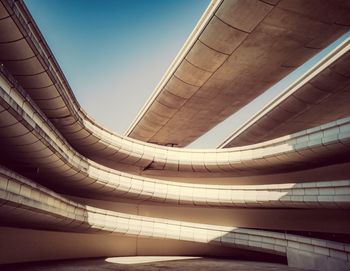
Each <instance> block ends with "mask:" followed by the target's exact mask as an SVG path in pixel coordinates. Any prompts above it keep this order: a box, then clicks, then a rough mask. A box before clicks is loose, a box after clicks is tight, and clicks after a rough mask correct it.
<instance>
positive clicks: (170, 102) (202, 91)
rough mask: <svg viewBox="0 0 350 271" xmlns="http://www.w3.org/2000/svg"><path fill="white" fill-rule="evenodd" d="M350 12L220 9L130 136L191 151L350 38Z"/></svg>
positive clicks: (281, 5) (223, 5) (298, 6)
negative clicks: (201, 138) (212, 131)
mask: <svg viewBox="0 0 350 271" xmlns="http://www.w3.org/2000/svg"><path fill="white" fill-rule="evenodd" d="M344 4H345V2H339V1H338V2H332V1H321V2H320V1H311V2H308V3H307V4H306V3H305V1H220V2H216V3H215V4H213V6H212V7H211V8H210V9H209V10H208V11H207V13H205V14H204V17H203V18H202V19H201V21H200V22H199V24H198V25H197V27H196V28H195V30H194V32H193V33H192V35H191V36H190V37H189V39H188V41H187V43H186V44H185V46H184V48H183V49H182V50H181V52H180V53H179V55H178V56H177V58H176V59H175V61H174V63H173V64H172V66H171V67H170V69H169V70H168V71H167V73H166V74H165V76H164V78H163V79H162V81H161V82H160V84H159V85H158V87H157V89H156V90H155V91H154V93H153V95H152V96H151V97H150V99H149V100H148V101H147V103H146V104H145V106H144V107H143V108H142V110H141V111H140V113H139V115H138V116H137V117H136V119H135V121H134V123H133V124H132V125H131V126H130V128H129V129H128V131H127V133H126V134H127V135H128V136H130V137H132V138H136V139H141V140H144V141H147V142H152V143H156V144H161V145H172V146H179V147H183V146H186V145H187V144H189V143H191V142H192V141H194V140H195V139H197V138H198V137H199V136H201V135H203V134H204V133H205V132H207V131H208V130H210V129H211V128H213V127H214V126H215V125H216V124H218V123H220V122H221V121H223V120H224V119H226V118H227V117H229V116H230V115H232V114H233V113H234V112H236V111H238V110H239V109H240V108H242V107H243V106H244V105H246V104H248V103H249V102H250V101H252V100H253V99H254V98H256V97H257V96H258V95H260V94H261V93H263V92H264V91H265V90H267V89H268V88H269V87H271V86H273V85H274V84H275V83H277V82H278V81H279V80H281V79H282V78H283V77H284V76H286V75H287V74H288V73H290V72H291V71H293V70H294V69H295V68H297V67H299V66H300V65H302V64H303V63H304V62H305V61H306V60H307V59H309V58H310V57H311V56H313V55H315V54H316V53H317V52H319V51H320V50H322V49H323V48H325V47H327V46H328V45H329V44H330V43H331V42H332V41H335V40H336V39H337V38H338V37H339V36H340V35H341V34H343V33H345V32H347V31H348V30H349V20H348V18H349V7H348V6H345V5H344ZM204 55H205V57H203V56H204Z"/></svg>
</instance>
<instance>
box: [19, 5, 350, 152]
mask: <svg viewBox="0 0 350 271" xmlns="http://www.w3.org/2000/svg"><path fill="white" fill-rule="evenodd" d="M209 2H210V0H151V1H150V0H104V1H100V0H74V1H72V0H25V3H26V4H27V6H28V8H29V10H30V12H31V13H32V15H33V17H34V19H35V21H36V22H37V24H38V25H39V28H40V30H41V31H42V33H43V35H44V37H45V39H46V41H47V43H48V44H49V46H50V48H51V50H52V51H53V53H54V55H55V57H56V59H57V61H58V63H59V64H60V66H61V68H62V70H63V72H64V74H65V75H66V77H67V79H68V82H69V84H70V85H71V87H72V89H73V91H74V93H75V95H76V97H77V99H78V101H79V102H80V104H81V106H82V107H83V108H84V109H85V111H86V112H88V114H89V115H90V116H92V117H93V118H95V119H96V120H97V122H99V123H101V124H103V125H104V126H106V127H107V128H109V129H111V130H113V131H115V132H118V133H124V132H125V131H126V129H127V128H128V127H129V126H130V124H131V123H132V121H133V120H134V119H135V118H136V116H137V114H138V112H139V111H140V110H141V108H142V106H143V105H144V104H145V102H146V101H147V99H148V97H149V96H150V95H151V93H152V92H153V91H154V89H155V87H156V85H157V84H158V83H159V81H160V80H161V78H162V76H163V75H164V73H165V72H166V70H167V68H168V67H169V66H170V64H171V62H172V61H173V60H174V58H175V57H176V55H177V53H178V52H179V50H180V49H181V47H182V45H183V44H184V43H185V41H186V39H187V37H188V36H189V34H190V33H191V31H192V30H193V28H194V26H195V25H196V23H197V21H198V20H199V18H200V17H201V15H202V14H203V12H204V10H205V9H206V7H207V6H208V4H209ZM349 35H350V34H349V33H347V34H346V35H345V36H343V37H342V38H341V39H339V40H338V41H336V42H335V43H334V44H333V45H332V46H330V47H329V48H327V49H326V50H324V51H323V52H321V53H320V54H318V55H317V56H315V57H314V58H312V59H311V60H310V61H308V62H307V63H306V64H305V65H303V66H302V67H300V68H299V69H297V70H296V71H295V72H293V73H292V74H290V75H289V76H287V77H286V78H285V79H284V80H282V81H280V82H278V83H277V84H276V85H275V86H273V87H272V88H271V89H269V90H268V91H266V92H265V93H264V94H263V95H261V96H259V97H258V98H257V99H255V100H254V101H253V102H252V103H251V104H249V105H247V106H246V107H244V108H242V109H241V110H240V111H238V112H237V113H236V114H234V115H233V116H231V117H230V118H228V119H226V120H225V121H223V122H222V123H220V124H218V125H217V126H216V127H215V128H214V129H212V130H211V131H209V132H208V133H206V134H204V135H203V136H202V137H201V138H199V139H198V140H196V141H195V142H193V143H192V144H191V145H189V147H192V148H215V147H217V146H218V145H219V144H220V143H221V142H222V141H223V140H224V139H226V138H227V137H228V136H229V135H230V134H231V133H232V132H233V131H234V130H236V128H237V127H239V126H240V125H241V124H243V123H244V122H245V121H247V120H248V119H249V118H250V117H251V116H252V115H253V114H254V113H256V112H257V111H258V110H260V109H261V108H262V107H263V106H264V105H265V104H266V102H267V101H269V100H270V99H272V98H273V97H275V96H276V95H277V94H278V93H280V92H281V91H282V90H284V89H285V88H286V87H287V86H288V85H289V84H290V83H291V82H293V81H294V80H295V79H296V78H298V77H299V76H300V75H301V74H303V73H304V72H305V71H306V70H307V69H308V68H310V67H311V66H312V65H313V64H314V63H316V62H317V61H318V60H319V59H320V58H321V57H323V56H324V55H325V54H326V53H327V52H329V51H330V50H331V49H332V48H334V47H335V46H336V45H337V44H339V43H340V41H342V40H343V39H344V38H345V37H346V36H349Z"/></svg>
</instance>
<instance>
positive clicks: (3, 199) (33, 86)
mask: <svg viewBox="0 0 350 271" xmlns="http://www.w3.org/2000/svg"><path fill="white" fill-rule="evenodd" d="M315 3H316V2H312V1H284V0H282V1H274V0H269V1H254V0H250V1H247V0H245V1H243V0H242V1H239V0H238V1H228V0H225V1H214V2H212V4H211V5H210V7H209V8H208V10H207V11H206V13H205V14H204V16H203V18H202V19H201V21H200V22H199V24H198V26H197V27H196V28H195V30H194V32H193V34H192V35H191V37H190V40H189V41H188V42H187V43H186V44H185V46H184V49H183V50H182V51H181V53H180V56H179V57H178V58H177V59H175V62H174V64H173V65H172V67H171V68H170V70H169V72H168V73H167V74H166V75H165V77H164V78H163V80H162V82H161V84H160V85H159V87H158V88H157V90H156V92H155V94H154V95H153V96H152V97H151V99H150V101H149V102H148V104H147V105H146V107H145V108H144V110H143V113H142V114H141V115H140V117H139V119H138V120H137V121H136V122H135V125H133V127H132V129H131V130H130V134H133V136H139V137H140V138H141V139H143V140H145V141H156V142H157V143H161V144H167V143H169V142H170V143H175V144H177V145H179V146H182V145H185V144H187V143H188V142H190V141H191V140H192V139H194V138H196V137H197V136H198V135H200V134H201V133H203V132H204V131H205V130H207V129H208V128H210V127H211V125H214V124H215V123H217V122H218V121H219V120H220V119H223V118H225V117H226V116H228V115H229V114H231V113H232V112H234V111H235V110H238V109H239V108H240V107H242V106H243V105H244V104H246V103H247V102H249V101H250V100H251V99H252V98H253V97H255V96H256V95H258V94H259V93H261V92H262V91H264V89H266V88H267V87H268V86H270V85H271V84H273V83H274V82H276V81H277V80H279V79H280V78H281V77H283V75H284V74H286V73H288V72H290V71H291V70H292V69H294V68H295V67H297V66H299V65H300V64H302V63H303V62H304V61H305V60H306V59H307V58H309V57H310V56H311V55H313V54H314V53H315V52H318V51H319V50H320V49H322V48H324V47H325V46H327V45H328V44H329V43H330V42H331V41H333V40H334V39H336V38H337V37H338V36H339V35H340V34H341V33H343V32H344V31H345V30H346V29H348V28H347V25H349V18H350V16H349V5H347V2H343V3H344V4H339V3H340V2H338V1H317V3H318V4H317V5H316V4H315ZM343 5H344V6H343ZM316 11H317V12H316ZM301 25H302V27H300V26H301ZM0 33H1V35H0V61H1V62H2V63H3V64H2V65H0V164H1V165H0V225H1V226H7V227H13V228H12V230H13V231H14V232H15V235H16V236H15V237H14V239H15V240H18V241H19V242H23V240H24V238H23V236H24V235H21V234H18V235H17V233H19V232H20V231H21V230H19V229H18V227H22V228H26V229H35V230H45V232H46V230H50V234H47V235H45V237H43V238H41V237H38V238H37V240H35V244H33V246H32V247H33V249H35V250H36V251H40V249H41V250H43V249H46V248H47V246H48V244H49V245H51V243H50V242H49V241H48V240H51V239H50V236H53V235H55V236H58V235H59V234H63V233H65V234H67V232H70V233H71V236H74V237H77V236H78V234H75V233H79V234H80V235H79V236H82V235H81V233H84V234H86V235H84V236H85V237H86V236H87V235H88V234H89V233H102V235H103V234H109V233H113V234H114V235H113V238H116V240H117V242H116V243H118V241H119V240H120V239H118V238H124V236H130V237H134V238H133V242H134V241H135V244H134V243H133V244H132V246H133V248H135V250H134V251H135V252H136V253H138V252H139V251H138V244H139V242H138V241H139V240H141V239H142V240H143V241H144V242H151V241H150V240H151V239H153V238H157V239H162V240H176V241H177V242H179V243H178V244H180V245H179V247H178V251H177V253H182V252H183V251H184V250H183V247H182V245H186V244H188V243H189V242H191V244H199V243H200V244H202V245H203V246H205V247H210V246H215V248H218V246H222V247H224V248H225V249H226V248H228V247H230V248H235V249H239V250H243V251H245V252H246V251H247V250H249V251H253V252H254V253H255V252H262V253H266V254H264V255H270V256H271V255H278V256H281V258H287V259H288V264H289V265H294V264H295V266H298V267H303V268H309V269H312V268H314V267H313V264H314V263H315V262H316V264H319V263H320V262H322V263H324V266H326V269H325V270H332V271H333V270H336V268H338V267H339V268H338V269H339V270H349V266H350V254H349V252H350V246H349V244H346V243H343V242H346V241H343V240H342V242H335V241H334V240H336V238H335V237H334V235H335V234H337V237H338V235H340V236H346V237H347V238H348V236H349V234H350V226H349V225H350V221H349V219H348V216H347V214H348V211H349V209H350V179H349V178H350V175H349V172H348V170H347V166H348V165H349V164H350V156H349V149H350V117H342V115H337V113H335V115H334V116H333V117H332V118H334V119H332V120H330V121H328V122H327V121H325V120H322V121H321V122H320V123H318V122H317V125H316V124H315V127H313V128H311V129H304V130H302V131H300V132H297V133H293V134H288V135H286V136H283V137H278V138H273V139H271V140H268V141H264V142H261V143H257V144H252V145H246V146H242V147H234V148H226V149H211V150H210V149H203V150H190V149H181V148H172V147H166V146H159V145H155V144H150V143H148V142H144V141H139V140H137V139H132V138H129V137H124V136H120V135H118V134H114V133H112V132H111V131H108V130H106V129H105V128H104V127H102V126H100V125H99V124H97V123H96V122H95V121H94V120H93V119H91V118H90V117H89V116H88V115H87V114H86V113H85V112H84V111H83V110H82V109H81V107H80V106H79V104H78V102H77V100H76V99H75V97H74V94H73V92H72V90H71V89H70V87H69V85H68V83H67V81H66V79H65V77H64V74H63V72H62V71H61V69H60V68H59V66H58V64H57V62H56V60H55V58H54V56H53V55H52V53H51V51H50V49H49V47H48V46H47V44H46V42H45V40H44V38H43V37H42V35H41V34H40V31H39V29H38V28H37V26H36V24H35V22H34V21H33V18H32V17H31V15H30V14H29V12H28V10H27V9H26V7H25V5H24V3H23V2H22V1H11V0H1V1H0ZM347 46H349V44H348V41H345V42H344V43H343V44H341V45H339V46H338V47H337V48H335V49H334V50H333V51H332V52H331V53H330V54H329V55H328V56H327V57H326V58H325V59H323V60H322V61H321V62H320V63H319V65H318V66H317V68H315V69H314V70H312V71H309V73H308V77H307V78H304V79H305V80H304V81H305V82H304V81H303V82H302V83H303V84H301V82H299V83H300V84H299V85H298V86H295V89H293V91H292V90H291V91H290V92H286V93H285V94H286V96H283V99H280V98H281V97H279V98H278V99H276V103H278V105H279V106H280V107H281V108H283V110H286V112H292V113H293V112H294V111H290V110H291V109H289V107H286V106H287V105H284V104H283V103H285V102H286V101H288V99H291V97H293V99H294V98H295V99H296V98H298V99H300V100H302V101H305V104H306V103H307V104H309V102H310V101H311V100H312V99H317V103H320V104H321V102H319V101H321V100H322V97H323V96H324V97H326V98H328V97H331V95H339V93H341V95H343V96H336V97H338V98H334V99H333V100H331V101H335V100H338V99H342V97H343V98H344V97H345V95H347V94H345V92H346V90H348V89H347V88H346V87H345V85H348V83H347V80H348V77H349V69H348V66H349V65H348V58H349V57H348V54H347V50H348V49H347V48H348V47H347ZM267 64H268V65H267ZM334 82H336V84H334V85H333V83H334ZM296 84H297V83H296ZM330 85H333V86H335V88H336V89H333V91H331V90H330V89H329V88H328V87H329V86H330ZM343 85H344V86H343ZM305 87H307V88H308V89H309V88H310V89H311V90H313V91H311V90H308V92H306V93H309V94H310V95H311V96H308V95H306V96H305V95H304V94H305V93H304V92H303V91H304V88H305ZM321 91H323V92H325V93H323V92H322V93H323V94H322V93H321ZM320 93H321V94H322V95H323V96H322V95H321V94H320ZM334 97H335V96H334ZM310 103H311V102H310ZM273 105H274V104H273ZM273 105H271V106H270V107H271V108H274V107H273ZM288 105H289V106H290V107H291V108H294V107H295V106H297V105H299V104H296V103H295V101H294V100H292V102H291V103H289V104H288ZM202 106H203V107H202ZM270 107H269V108H270ZM338 107H339V111H341V112H343V111H345V112H348V111H346V110H345V105H342V106H338ZM335 109H336V108H335V107H332V110H335ZM310 112H311V111H310ZM277 115H279V114H277ZM280 115H281V117H282V118H284V117H285V118H286V119H288V116H289V115H282V114H280ZM316 117H317V116H316ZM272 119H273V118H272ZM281 121H282V120H281ZM160 123H161V124H160ZM179 123H180V124H181V125H179ZM203 123H205V124H206V125H203ZM315 123H316V122H315ZM159 124H160V125H159ZM188 127H192V128H193V129H188ZM180 129H182V130H183V131H185V133H184V135H183V137H182V138H181V137H179V136H178V134H177V132H175V133H174V132H172V133H170V132H169V131H180ZM187 130H188V132H187ZM162 138H163V139H165V138H167V140H168V141H167V142H161V140H163V139H162ZM158 140H159V141H158ZM173 140H179V141H178V142H175V141H173ZM338 171H342V172H340V173H341V174H339V172H338ZM315 172H317V173H315ZM144 175H147V176H148V177H145V176H144ZM24 176H25V177H24ZM236 177H237V178H236ZM262 177H263V178H262ZM240 178H241V181H240V182H237V183H236V184H235V185H234V183H235V182H234V181H235V179H240ZM249 178H260V179H258V181H256V180H255V182H250V185H248V184H247V183H248V182H247V183H245V181H246V180H248V181H249ZM270 178H271V180H270ZM223 179H225V180H229V181H230V182H226V183H221V181H222V180H223ZM242 180H243V181H242ZM181 181H183V182H181ZM96 199H97V200H96ZM91 205H94V206H91ZM98 205H100V207H101V206H102V207H103V208H97V207H96V206H98ZM107 207H108V208H110V210H106V208H107ZM141 209H142V210H141ZM169 210H172V211H169ZM216 218H219V219H216ZM288 231H298V232H299V233H300V234H301V235H302V234H306V233H307V234H315V235H316V236H321V235H322V234H325V235H326V236H330V237H329V238H330V239H332V240H333V241H331V240H321V239H316V238H312V237H311V236H307V237H305V236H300V235H295V234H290V233H289V232H288ZM72 232H75V233H72ZM41 233H42V232H40V234H41ZM46 233H47V232H46ZM1 234H2V233H1ZM1 234H0V235H1ZM43 235H44V234H43ZM331 235H332V236H331ZM88 236H89V238H90V236H92V235H88ZM94 236H97V235H94ZM109 236H110V235H108V238H109ZM0 237H1V236H0ZM25 238H26V237H25ZM96 238H98V237H96ZM138 238H140V239H138ZM146 238H147V239H146ZM26 240H27V239H26ZM98 240H102V239H98ZM89 242H90V239H89ZM59 243H60V242H57V243H55V245H57V246H61V245H62V244H59ZM61 243H62V242H61ZM70 244H72V242H71V243H69V241H68V244H64V245H65V246H67V245H70ZM104 245H105V244H104V243H103V246H99V245H98V248H96V249H97V250H98V249H100V248H99V247H103V252H101V253H100V254H98V255H99V256H101V255H102V254H103V255H105V254H108V255H112V254H113V253H115V250H113V249H115V248H113V249H112V250H110V249H107V248H106V247H105V246H104ZM118 245H119V246H122V245H120V244H119V243H118ZM134 245H135V246H134ZM147 245H148V244H147ZM90 246H91V245H90ZM113 247H115V245H114V244H113ZM163 247H164V245H163ZM163 247H161V248H160V249H162V248H163ZM15 248H16V249H17V243H16V246H15ZM80 248H81V246H80ZM60 249H61V248H60ZM94 249H95V248H94ZM57 251H59V250H57ZM57 251H56V250H55V253H56V252H57ZM118 251H119V250H118ZM120 251H123V253H124V252H125V251H124V250H120ZM171 251H173V250H171ZM179 251H180V252H179ZM1 252H2V251H1ZM30 252H31V251H30ZM5 253H6V254H5V255H9V257H11V255H12V254H13V253H17V254H18V252H17V251H13V250H11V248H10V247H9V248H7V247H6V251H5ZM79 253H81V254H79V255H81V256H83V257H88V256H89V255H90V254H89V255H88V254H86V251H85V250H84V249H82V251H79ZM119 253H120V252H119ZM133 253H134V252H133ZM29 254H30V255H29ZM53 254H54V253H53ZM28 255H29V256H28ZM28 255H25V256H24V255H23V258H22V255H21V256H20V258H21V259H20V260H28V259H31V260H43V258H45V257H48V256H42V255H41V254H40V257H39V258H35V257H36V256H35V253H33V255H34V256H33V255H32V253H28ZM64 255H66V254H64ZM73 255H77V254H75V253H73ZM113 255H114V254H113ZM90 256H91V255H90ZM5 257H7V256H5ZM25 257H27V258H25ZM28 257H29V258H28ZM55 257H56V258H57V257H62V255H58V254H57V255H49V259H52V258H55ZM69 257H72V256H71V255H69ZM15 258H16V259H18V258H19V257H18V256H16V257H15ZM296 258H297V259H296ZM45 259H46V258H45ZM300 259H301V260H300ZM322 265H323V264H322ZM340 268H341V269H340ZM0 269H1V267H0ZM314 269H315V268H314Z"/></svg>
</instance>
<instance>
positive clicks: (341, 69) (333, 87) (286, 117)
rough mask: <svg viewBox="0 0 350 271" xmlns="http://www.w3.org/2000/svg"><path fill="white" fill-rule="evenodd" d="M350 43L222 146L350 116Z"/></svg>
mask: <svg viewBox="0 0 350 271" xmlns="http://www.w3.org/2000/svg"><path fill="white" fill-rule="evenodd" d="M349 40H350V38H348V39H346V40H345V41H344V42H343V43H342V44H340V46H338V47H337V48H335V50H334V51H333V52H332V53H331V54H329V55H327V56H326V57H324V58H323V59H322V60H320V61H319V62H318V63H316V64H315V65H314V67H312V68H311V69H310V70H309V71H307V72H306V73H305V74H304V75H303V76H302V77H301V78H299V79H298V80H296V81H295V82H293V83H292V84H291V86H289V87H288V88H286V89H285V90H284V91H282V92H281V94H280V95H279V96H278V97H277V98H275V99H273V100H271V101H270V102H268V103H267V104H266V105H265V106H264V108H263V109H262V110H261V111H260V112H258V113H257V114H255V115H254V116H252V117H251V119H249V120H248V121H247V122H246V123H245V124H243V125H242V126H241V127H238V128H237V129H236V130H235V131H234V132H233V133H232V135H231V136H230V137H229V138H228V139H226V140H225V141H224V142H223V143H222V144H220V146H219V147H222V148H230V147H236V146H244V145H250V144H254V143H258V142H263V141H266V140H270V139H273V138H277V137H280V136H283V135H288V134H291V133H295V132H297V131H301V130H305V129H308V128H312V127H316V126H318V125H321V124H322V123H327V122H330V121H333V120H336V119H339V118H343V117H346V116H349V115H350V107H349V101H350V70H349V69H350V68H349V67H350V53H349V48H350V46H349Z"/></svg>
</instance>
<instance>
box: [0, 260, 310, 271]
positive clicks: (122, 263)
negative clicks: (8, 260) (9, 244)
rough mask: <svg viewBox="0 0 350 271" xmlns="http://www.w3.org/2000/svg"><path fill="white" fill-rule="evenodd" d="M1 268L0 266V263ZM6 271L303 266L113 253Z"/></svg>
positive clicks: (262, 270)
mask: <svg viewBox="0 0 350 271" xmlns="http://www.w3.org/2000/svg"><path fill="white" fill-rule="evenodd" d="M0 268H1V266H0ZM4 268H6V270H8V271H19V270H21V271H41V270H45V271H51V270H55V271H73V270H74V271H80V270H84V271H106V270H115V271H122V270H136V271H144V270H147V271H158V270H174V271H175V270H176V271H180V270H186V271H191V270H202V271H207V270H208V271H209V270H210V271H212V270H221V271H226V270H227V271H228V270H235V271H250V270H256V271H276V270H280V271H301V270H304V271H305V269H299V268H293V267H288V266H286V265H282V264H277V263H263V262H253V261H250V262H245V261H237V260H229V259H214V258H198V259H196V258H193V257H188V258H186V257H115V258H107V259H82V260H74V261H53V262H46V263H45V262H44V263H29V264H21V265H13V266H11V265H9V266H5V267H4Z"/></svg>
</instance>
